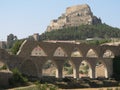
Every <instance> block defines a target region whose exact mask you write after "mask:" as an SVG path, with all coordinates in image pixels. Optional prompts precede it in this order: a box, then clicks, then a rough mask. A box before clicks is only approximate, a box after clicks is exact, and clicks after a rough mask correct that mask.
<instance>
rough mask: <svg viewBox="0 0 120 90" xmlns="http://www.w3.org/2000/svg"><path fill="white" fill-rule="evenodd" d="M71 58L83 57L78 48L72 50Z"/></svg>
mask: <svg viewBox="0 0 120 90" xmlns="http://www.w3.org/2000/svg"><path fill="white" fill-rule="evenodd" d="M71 57H83V55H82V53H81V51H80V50H79V48H74V49H73V51H72V53H71Z"/></svg>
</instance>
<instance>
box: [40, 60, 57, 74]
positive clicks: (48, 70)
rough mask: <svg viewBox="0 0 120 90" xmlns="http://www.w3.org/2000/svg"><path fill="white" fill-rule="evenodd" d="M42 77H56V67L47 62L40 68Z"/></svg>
mask: <svg viewBox="0 0 120 90" xmlns="http://www.w3.org/2000/svg"><path fill="white" fill-rule="evenodd" d="M42 76H56V66H55V64H54V63H53V62H52V61H51V60H48V61H47V62H46V63H45V65H44V66H43V68H42Z"/></svg>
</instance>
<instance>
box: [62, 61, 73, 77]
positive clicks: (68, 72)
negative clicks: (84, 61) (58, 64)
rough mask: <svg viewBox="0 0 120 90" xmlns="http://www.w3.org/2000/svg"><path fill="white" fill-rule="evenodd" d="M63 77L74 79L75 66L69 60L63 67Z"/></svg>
mask: <svg viewBox="0 0 120 90" xmlns="http://www.w3.org/2000/svg"><path fill="white" fill-rule="evenodd" d="M63 77H73V66H72V63H71V62H70V61H69V60H67V61H65V63H64V65H63Z"/></svg>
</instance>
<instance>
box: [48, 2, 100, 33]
mask: <svg viewBox="0 0 120 90" xmlns="http://www.w3.org/2000/svg"><path fill="white" fill-rule="evenodd" d="M98 23H101V20H100V19H99V18H97V17H96V16H94V15H93V13H92V11H91V9H90V7H89V6H88V5H87V4H83V5H76V6H71V7H68V8H67V9H66V12H65V13H64V14H62V15H61V16H60V17H58V19H54V20H52V21H51V23H50V25H49V26H48V27H47V30H46V31H47V32H50V31H52V30H58V29H63V28H66V27H73V26H80V25H82V24H83V25H94V24H98Z"/></svg>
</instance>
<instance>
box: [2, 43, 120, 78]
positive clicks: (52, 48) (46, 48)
mask: <svg viewBox="0 0 120 90" xmlns="http://www.w3.org/2000/svg"><path fill="white" fill-rule="evenodd" d="M89 51H90V52H91V51H92V52H94V53H92V54H88V52H89ZM106 51H109V52H110V53H111V55H108V54H106ZM76 52H77V54H78V52H79V54H78V55H77V56H76ZM107 53H108V52H107ZM118 55H120V46H108V45H101V46H98V45H87V44H75V43H58V42H56V43H49V42H35V41H24V43H23V44H22V46H21V48H20V50H19V52H18V53H17V55H9V54H8V53H7V52H6V51H4V50H3V49H0V62H2V63H4V64H6V65H7V66H8V68H9V69H10V70H11V69H13V68H15V67H17V68H18V69H19V70H20V71H21V72H22V73H24V74H27V75H29V76H34V77H39V78H40V77H42V68H43V66H44V65H45V63H46V62H47V61H48V60H51V61H52V62H53V63H54V64H55V66H56V77H57V78H62V77H63V71H62V70H63V65H64V63H65V61H66V60H68V61H70V62H71V63H72V66H73V77H74V78H79V67H80V64H81V62H82V61H83V60H85V61H86V62H87V63H88V64H89V66H90V69H91V70H90V76H89V77H90V78H96V75H95V67H96V64H97V62H98V61H100V62H102V63H103V65H104V66H105V77H106V78H109V77H111V76H112V74H113V67H112V60H113V57H114V56H118Z"/></svg>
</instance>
